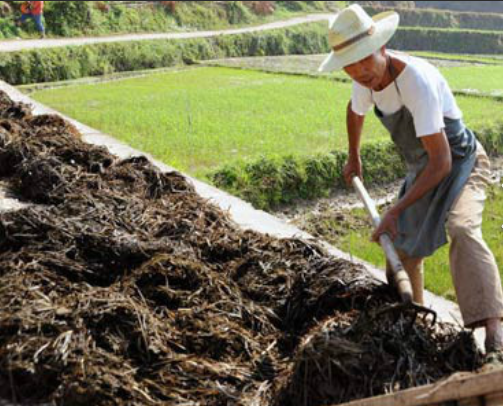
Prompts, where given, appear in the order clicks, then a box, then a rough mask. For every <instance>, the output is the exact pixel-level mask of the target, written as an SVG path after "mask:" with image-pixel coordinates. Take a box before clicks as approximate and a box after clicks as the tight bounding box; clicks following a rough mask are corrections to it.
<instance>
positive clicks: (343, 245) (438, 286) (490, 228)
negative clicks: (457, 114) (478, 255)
mask: <svg viewBox="0 0 503 406" xmlns="http://www.w3.org/2000/svg"><path fill="white" fill-rule="evenodd" d="M353 215H354V216H355V217H356V220H354V221H352V223H353V224H359V225H360V226H359V227H357V228H356V229H355V228H354V227H353V230H352V231H351V232H347V233H345V235H342V236H341V235H333V234H332V235H330V231H329V230H330V228H331V225H330V224H327V225H326V227H324V228H325V230H327V235H325V238H327V239H328V240H330V241H331V242H332V243H334V244H336V245H337V246H338V247H339V248H340V249H341V250H343V251H346V252H350V253H351V254H352V255H354V256H356V257H358V258H362V259H364V260H365V261H368V262H370V263H372V264H374V265H376V266H378V267H381V268H384V267H385V258H384V254H383V253H382V250H381V248H380V247H379V246H378V245H377V244H374V243H372V242H370V235H371V227H370V225H368V226H367V227H361V224H362V222H363V219H365V218H367V215H366V214H365V213H364V212H363V210H356V211H354V212H353ZM329 221H330V220H329ZM502 224H503V190H502V189H501V188H499V187H493V188H491V189H489V193H488V200H487V204H486V207H485V211H484V220H483V226H482V229H483V234H484V238H485V240H486V242H487V243H488V245H489V247H490V248H491V250H492V251H493V253H494V255H495V257H496V261H497V262H498V264H499V265H500V267H499V269H500V272H501V273H502V276H503V245H502V244H501V238H502V233H503V230H502ZM339 228H340V226H339ZM425 287H426V289H427V290H429V291H431V292H433V293H436V294H438V295H441V296H444V297H446V298H448V299H451V300H455V292H454V287H453V285H452V280H451V274H450V268H449V249H448V246H445V247H442V248H441V249H440V250H438V251H437V252H436V253H435V254H434V255H433V256H432V257H430V258H428V259H427V260H426V262H425Z"/></svg>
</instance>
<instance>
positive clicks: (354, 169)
mask: <svg viewBox="0 0 503 406" xmlns="http://www.w3.org/2000/svg"><path fill="white" fill-rule="evenodd" d="M343 174H344V179H345V180H346V184H347V185H348V186H351V185H352V181H353V177H355V176H357V177H359V178H360V179H362V180H363V178H362V160H361V158H360V156H353V155H350V156H349V157H348V162H347V163H346V165H345V166H344V172H343Z"/></svg>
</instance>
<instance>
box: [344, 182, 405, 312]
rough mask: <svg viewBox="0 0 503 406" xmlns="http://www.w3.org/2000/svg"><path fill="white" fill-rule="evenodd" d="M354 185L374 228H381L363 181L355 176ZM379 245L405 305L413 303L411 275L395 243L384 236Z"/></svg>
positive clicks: (387, 236) (381, 237)
mask: <svg viewBox="0 0 503 406" xmlns="http://www.w3.org/2000/svg"><path fill="white" fill-rule="evenodd" d="M352 183H353V187H354V188H355V189H356V192H357V193H358V195H359V196H360V199H361V200H362V202H363V204H364V206H365V208H366V209H367V212H368V213H369V215H370V218H371V219H372V223H373V224H374V227H376V228H377V227H379V224H380V223H381V217H380V216H379V212H378V211H377V208H376V205H375V203H374V201H373V200H372V198H371V197H370V196H369V194H368V193H367V190H366V189H365V186H363V183H362V181H361V180H360V179H359V178H358V177H356V176H355V177H353V180H352ZM379 243H380V244H381V247H382V248H383V250H384V253H385V255H386V258H387V259H388V261H389V263H390V265H391V269H392V271H393V277H394V279H395V284H396V287H397V289H398V293H399V294H400V297H401V298H402V301H403V302H404V303H410V302H412V300H413V293H412V285H411V283H410V279H409V275H408V274H407V272H406V271H405V269H404V267H403V265H402V261H400V258H399V257H398V254H397V252H396V250H395V246H394V245H393V241H392V240H391V238H390V237H389V235H387V234H382V235H381V236H380V237H379Z"/></svg>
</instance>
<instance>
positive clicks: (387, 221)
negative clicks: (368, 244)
mask: <svg viewBox="0 0 503 406" xmlns="http://www.w3.org/2000/svg"><path fill="white" fill-rule="evenodd" d="M399 215H400V213H399V212H398V211H397V209H396V208H394V207H392V208H391V209H390V210H388V212H387V213H386V214H385V215H384V217H383V218H382V220H381V223H380V224H379V227H377V228H376V230H375V231H374V233H373V234H372V237H371V239H372V241H374V242H379V237H380V236H381V235H382V234H388V235H389V236H390V238H391V239H392V240H395V238H396V237H397V236H398V226H397V224H398V216H399Z"/></svg>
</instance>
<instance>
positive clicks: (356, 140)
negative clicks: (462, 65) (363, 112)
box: [344, 100, 365, 185]
mask: <svg viewBox="0 0 503 406" xmlns="http://www.w3.org/2000/svg"><path fill="white" fill-rule="evenodd" d="M364 122H365V116H360V115H358V114H356V113H355V112H354V111H353V109H352V108H351V100H350V101H349V103H348V107H347V113H346V127H347V131H348V142H349V152H348V154H349V155H348V162H347V164H346V166H345V167H344V179H345V180H346V183H347V184H348V185H351V180H352V177H353V176H355V175H356V176H358V177H359V178H361V177H362V163H361V159H360V143H361V136H362V130H363V124H364Z"/></svg>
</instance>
